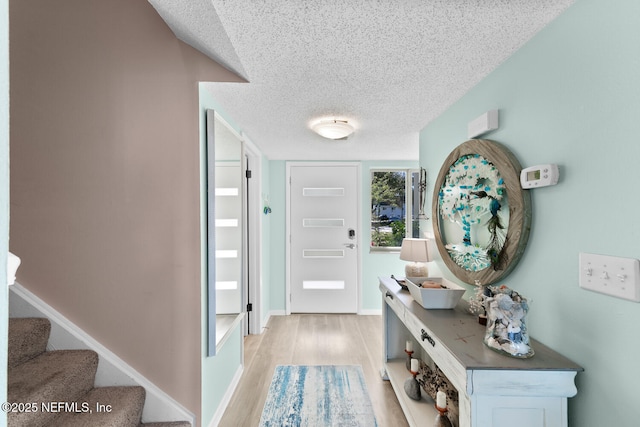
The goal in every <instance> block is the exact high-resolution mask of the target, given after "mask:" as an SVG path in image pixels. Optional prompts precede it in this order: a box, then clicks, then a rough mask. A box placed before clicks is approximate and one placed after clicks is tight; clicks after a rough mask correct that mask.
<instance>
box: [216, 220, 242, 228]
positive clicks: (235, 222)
mask: <svg viewBox="0 0 640 427" xmlns="http://www.w3.org/2000/svg"><path fill="white" fill-rule="evenodd" d="M237 226H238V220H237V219H216V227H237Z"/></svg>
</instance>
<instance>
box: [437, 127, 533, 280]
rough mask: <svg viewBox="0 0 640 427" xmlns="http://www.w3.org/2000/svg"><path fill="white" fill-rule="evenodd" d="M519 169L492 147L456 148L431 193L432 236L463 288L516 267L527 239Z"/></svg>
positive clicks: (527, 205)
mask: <svg viewBox="0 0 640 427" xmlns="http://www.w3.org/2000/svg"><path fill="white" fill-rule="evenodd" d="M521 170H522V167H521V166H520V163H519V162H518V160H517V159H516V158H515V156H514V155H513V154H512V153H511V152H510V151H509V150H508V149H506V148H505V147H503V146H502V145H500V144H498V143H497V142H495V141H489V140H483V139H472V140H469V141H467V142H465V143H463V144H461V145H459V146H458V147H456V148H455V149H454V150H453V151H452V152H451V154H449V156H448V157H447V159H446V160H445V162H444V163H443V165H442V168H441V169H440V173H439V174H438V178H437V180H436V183H435V187H434V193H433V216H432V217H433V221H434V224H433V231H434V234H435V237H436V244H437V246H438V250H439V252H440V255H441V256H442V259H443V260H444V263H445V264H446V265H447V267H448V268H449V270H451V272H452V273H453V274H454V275H455V276H456V277H457V278H459V279H460V280H462V281H463V282H465V283H469V284H474V283H480V284H482V285H489V284H492V283H495V282H496V281H498V280H500V279H501V278H503V277H505V276H506V275H507V274H508V273H509V272H510V271H511V270H513V268H514V267H515V265H516V264H517V262H518V260H519V259H520V256H521V255H522V253H523V252H524V248H525V246H526V244H527V239H528V238H529V230H530V227H531V198H530V196H529V193H528V192H526V191H524V190H523V189H522V188H521V187H520V171H521Z"/></svg>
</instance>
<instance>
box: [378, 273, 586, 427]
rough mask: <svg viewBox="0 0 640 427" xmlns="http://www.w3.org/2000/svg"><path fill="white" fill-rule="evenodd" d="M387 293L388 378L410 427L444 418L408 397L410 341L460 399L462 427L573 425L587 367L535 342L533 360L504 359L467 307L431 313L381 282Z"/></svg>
mask: <svg viewBox="0 0 640 427" xmlns="http://www.w3.org/2000/svg"><path fill="white" fill-rule="evenodd" d="M380 291H381V292H382V297H383V322H384V328H383V329H384V341H383V342H384V347H385V348H384V355H383V358H384V360H383V363H384V369H383V377H385V379H387V378H388V379H389V380H390V382H391V384H392V386H393V389H394V391H395V393H396V395H397V397H398V400H399V402H400V405H401V406H402V409H403V411H404V413H405V416H406V418H407V421H408V422H409V425H411V426H431V425H433V420H434V419H435V417H436V415H437V411H436V410H435V408H434V405H433V401H432V400H431V399H430V398H428V397H424V395H425V393H424V392H423V398H422V400H420V401H416V400H412V399H410V398H409V397H408V396H407V395H406V393H405V391H404V381H405V380H406V379H407V378H409V377H410V374H409V372H408V371H407V369H406V365H405V363H406V360H407V354H406V353H405V352H404V349H405V343H406V341H407V340H413V341H414V350H415V353H414V357H421V358H424V357H425V356H426V357H427V358H430V359H431V360H432V361H433V362H434V363H435V364H436V365H437V366H438V367H439V368H440V369H441V370H442V372H443V373H444V374H445V375H446V376H447V378H448V379H449V381H450V383H451V384H452V385H453V386H454V387H455V388H456V390H457V391H458V399H459V408H458V409H459V421H458V425H459V427H513V426H518V427H566V426H567V425H568V424H567V398H569V397H572V396H575V395H576V393H577V389H576V386H575V384H574V379H575V376H576V374H577V373H578V372H580V371H582V368H581V367H580V366H578V365H576V364H575V363H573V362H572V361H570V360H569V359H567V358H565V357H563V356H562V355H560V354H558V353H556V352H555V351H553V350H551V349H550V348H548V347H546V346H545V345H543V344H541V343H539V342H537V341H535V340H533V339H532V340H531V345H532V347H533V349H534V351H535V355H534V356H533V357H532V358H530V359H517V358H513V357H509V356H506V355H502V354H500V353H497V352H495V351H493V350H491V349H489V348H488V347H487V346H486V345H484V343H483V338H484V332H485V327H484V326H482V325H480V324H479V323H478V321H477V318H476V317H475V316H472V315H470V314H468V313H466V312H465V311H464V310H463V309H462V308H461V307H457V308H456V309H453V310H426V309H424V308H422V306H421V305H419V304H418V303H417V302H415V301H414V300H413V298H412V297H411V295H410V294H409V292H408V291H405V290H402V288H401V287H400V286H399V285H398V284H397V283H396V282H395V280H393V279H391V278H387V277H382V278H380ZM415 343H418V344H419V345H415ZM420 350H422V352H421V351H420ZM421 353H422V354H421Z"/></svg>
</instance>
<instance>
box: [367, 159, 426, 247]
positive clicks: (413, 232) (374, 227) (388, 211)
mask: <svg viewBox="0 0 640 427" xmlns="http://www.w3.org/2000/svg"><path fill="white" fill-rule="evenodd" d="M407 176H408V177H409V179H407ZM419 179H420V176H419V173H418V172H417V171H410V170H377V171H372V173H371V248H372V249H374V250H375V249H376V248H378V249H382V248H393V249H397V248H399V247H400V245H402V239H403V238H405V237H419V235H420V232H419V228H418V212H419V206H418V200H419V198H418V191H419V189H418V184H419ZM407 206H409V209H407Z"/></svg>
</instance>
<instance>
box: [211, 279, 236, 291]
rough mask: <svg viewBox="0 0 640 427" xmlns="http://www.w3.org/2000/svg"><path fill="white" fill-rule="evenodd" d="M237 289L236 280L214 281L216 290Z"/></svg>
mask: <svg viewBox="0 0 640 427" xmlns="http://www.w3.org/2000/svg"><path fill="white" fill-rule="evenodd" d="M236 289H238V282H236V281H231V280H229V281H226V282H225V281H222V282H216V290H217V291H234V290H236Z"/></svg>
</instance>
